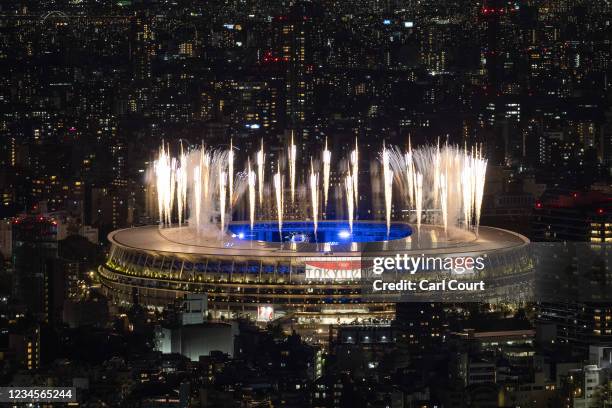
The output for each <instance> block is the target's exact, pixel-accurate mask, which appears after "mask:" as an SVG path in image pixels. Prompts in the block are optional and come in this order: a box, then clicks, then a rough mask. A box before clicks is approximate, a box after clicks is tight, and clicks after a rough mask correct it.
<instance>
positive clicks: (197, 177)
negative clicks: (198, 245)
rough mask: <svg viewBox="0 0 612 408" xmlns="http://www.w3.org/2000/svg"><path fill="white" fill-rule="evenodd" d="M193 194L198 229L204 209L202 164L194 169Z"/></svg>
mask: <svg viewBox="0 0 612 408" xmlns="http://www.w3.org/2000/svg"><path fill="white" fill-rule="evenodd" d="M193 194H194V198H195V200H194V201H195V224H196V225H195V226H196V230H198V229H199V228H200V222H201V220H200V217H201V215H202V214H201V211H202V172H201V169H200V166H195V168H194V169H193Z"/></svg>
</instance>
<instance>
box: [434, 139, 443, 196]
mask: <svg viewBox="0 0 612 408" xmlns="http://www.w3.org/2000/svg"><path fill="white" fill-rule="evenodd" d="M440 161H441V157H440V139H438V146H437V147H436V153H435V156H434V172H433V191H434V192H435V193H434V195H433V207H434V208H435V207H437V206H438V199H439V198H440V197H439V195H438V190H440Z"/></svg>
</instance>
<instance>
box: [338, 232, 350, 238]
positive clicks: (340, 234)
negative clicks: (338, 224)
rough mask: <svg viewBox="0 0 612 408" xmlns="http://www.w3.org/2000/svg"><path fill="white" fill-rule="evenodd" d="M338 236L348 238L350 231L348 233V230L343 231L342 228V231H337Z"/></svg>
mask: <svg viewBox="0 0 612 408" xmlns="http://www.w3.org/2000/svg"><path fill="white" fill-rule="evenodd" d="M338 236H339V237H340V238H348V237H350V236H351V233H350V232H348V231H344V230H343V231H340V232H339V233H338Z"/></svg>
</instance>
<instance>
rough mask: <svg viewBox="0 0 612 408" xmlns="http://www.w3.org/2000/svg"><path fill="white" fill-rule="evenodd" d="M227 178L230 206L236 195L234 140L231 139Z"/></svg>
mask: <svg viewBox="0 0 612 408" xmlns="http://www.w3.org/2000/svg"><path fill="white" fill-rule="evenodd" d="M227 180H228V185H229V197H230V206H232V198H233V197H234V141H233V140H231V139H230V148H229V151H228V152H227Z"/></svg>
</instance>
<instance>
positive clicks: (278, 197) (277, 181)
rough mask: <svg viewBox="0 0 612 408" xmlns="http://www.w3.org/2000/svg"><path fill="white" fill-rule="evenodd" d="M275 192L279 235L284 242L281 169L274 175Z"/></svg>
mask: <svg viewBox="0 0 612 408" xmlns="http://www.w3.org/2000/svg"><path fill="white" fill-rule="evenodd" d="M274 190H275V192H276V214H277V216H278V233H279V234H280V241H281V242H282V241H283V179H282V177H281V174H280V169H278V171H277V173H276V174H275V175H274Z"/></svg>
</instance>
